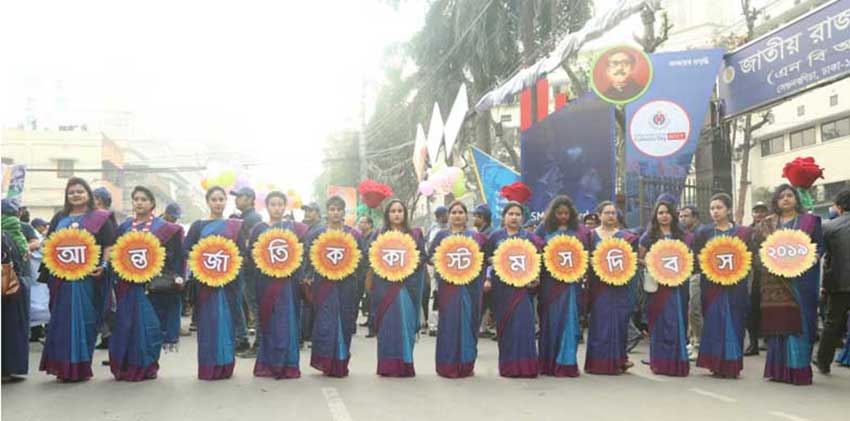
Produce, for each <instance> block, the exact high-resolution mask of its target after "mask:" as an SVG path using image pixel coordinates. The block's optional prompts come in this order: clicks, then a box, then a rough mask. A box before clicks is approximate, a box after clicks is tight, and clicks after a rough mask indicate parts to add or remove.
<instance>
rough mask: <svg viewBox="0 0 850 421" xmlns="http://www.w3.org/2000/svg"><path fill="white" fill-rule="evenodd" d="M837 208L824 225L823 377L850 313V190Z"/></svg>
mask: <svg viewBox="0 0 850 421" xmlns="http://www.w3.org/2000/svg"><path fill="white" fill-rule="evenodd" d="M835 207H836V209H837V210H838V217H837V218H835V219H833V220H831V221H826V222H824V224H823V239H824V245H825V246H826V256H825V262H824V274H823V288H824V290H825V291H826V296H827V316H826V322H825V323H824V328H823V334H821V341H820V348H818V355H817V359H816V360H815V365H816V366H817V368H818V371H820V372H821V373H823V374H827V373H829V370H830V366H831V365H832V362H833V360H834V359H835V348H836V347H838V344H839V342H840V341H841V337H842V336H843V334H844V333H843V332H844V329H845V328H846V326H847V312H848V311H850V190H844V191H842V192H841V193H838V195H837V196H835Z"/></svg>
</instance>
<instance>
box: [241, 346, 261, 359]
mask: <svg viewBox="0 0 850 421" xmlns="http://www.w3.org/2000/svg"><path fill="white" fill-rule="evenodd" d="M236 356H237V357H239V358H257V348H254V347H251V348H248V349H247V350H245V351H242V352H237V353H236Z"/></svg>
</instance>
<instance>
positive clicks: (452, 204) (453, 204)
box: [448, 200, 469, 214]
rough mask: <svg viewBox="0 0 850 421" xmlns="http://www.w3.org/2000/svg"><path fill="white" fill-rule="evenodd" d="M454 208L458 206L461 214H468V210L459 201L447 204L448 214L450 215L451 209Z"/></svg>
mask: <svg viewBox="0 0 850 421" xmlns="http://www.w3.org/2000/svg"><path fill="white" fill-rule="evenodd" d="M455 206H460V207H461V209H463V213H466V214H468V213H469V210H467V209H466V204H464V203H463V202H461V201H460V200H455V201H454V202H452V203H450V204H449V207H448V213H452V209H453V208H454V207H455Z"/></svg>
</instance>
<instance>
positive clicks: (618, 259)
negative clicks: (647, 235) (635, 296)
mask: <svg viewBox="0 0 850 421" xmlns="http://www.w3.org/2000/svg"><path fill="white" fill-rule="evenodd" d="M590 260H591V264H592V265H593V270H594V271H595V272H596V275H598V276H599V279H601V280H602V282H605V283H606V284H609V285H614V286H622V285H626V284H628V283H629V281H630V280H631V279H632V278H633V277H634V276H635V273H636V272H637V254H635V251H634V250H632V245H631V244H629V242H628V241H626V240H623V239H622V238H615V237H611V238H609V239H607V240H602V241H600V242H599V244H598V245H597V246H596V250H594V251H593V255H592V256H591V258H590Z"/></svg>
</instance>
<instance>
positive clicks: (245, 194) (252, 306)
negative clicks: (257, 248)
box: [228, 187, 263, 358]
mask: <svg viewBox="0 0 850 421" xmlns="http://www.w3.org/2000/svg"><path fill="white" fill-rule="evenodd" d="M230 194H231V195H233V196H235V197H236V209H238V210H239V218H240V219H242V226H241V227H240V228H239V238H238V240H237V243H238V244H239V249H240V250H241V252H242V258H243V259H244V258H247V257H248V255H249V254H250V253H251V250H250V247H249V244H248V243H249V240H250V236H251V231H253V230H254V227H255V226H257V224H259V223H260V222H263V218H262V217H260V214H259V213H257V211H256V210H255V209H254V201H255V200H256V198H257V194H256V193H255V192H254V189H252V188H250V187H242V188H241V189H239V190H231V191H230ZM236 284H237V285H235V286H233V288H238V289H237V290H236V297H237V298H236V308H235V309H234V310H233V324H234V329H235V336H236V355H238V356H239V357H241V358H254V357H256V356H257V349H256V347H257V344H256V343H255V344H254V347H253V348H252V347H251V343H250V342H249V341H248V327H249V326H248V325H249V324H250V330H251V331H252V332H255V331H256V330H255V327H254V325H255V324H256V322H257V300H255V296H256V290H255V288H256V285H257V279H256V275H255V273H254V272H253V270H251V269H248V268H244V269H243V270H242V271H241V273H240V274H239V278H237V282H236ZM228 287H230V285H228ZM246 304H247V309H248V311H247V313H248V314H247V318H248V319H249V320H247V321H246V320H245V319H246V314H245V311H244V308H245V307H246Z"/></svg>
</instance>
